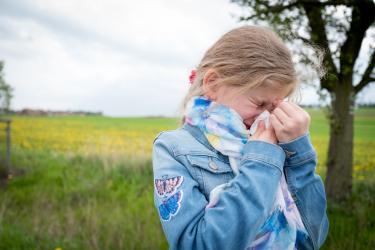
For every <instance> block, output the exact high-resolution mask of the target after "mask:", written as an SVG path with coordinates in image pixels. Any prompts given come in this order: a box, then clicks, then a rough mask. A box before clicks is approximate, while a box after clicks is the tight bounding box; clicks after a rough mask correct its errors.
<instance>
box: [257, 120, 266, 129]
mask: <svg viewBox="0 0 375 250" xmlns="http://www.w3.org/2000/svg"><path fill="white" fill-rule="evenodd" d="M264 128H265V126H264V121H263V120H260V121H259V123H258V129H260V130H263V129H264ZM258 129H257V131H258Z"/></svg>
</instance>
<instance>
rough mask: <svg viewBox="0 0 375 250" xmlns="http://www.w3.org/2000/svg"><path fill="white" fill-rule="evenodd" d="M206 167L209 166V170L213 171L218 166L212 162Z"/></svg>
mask: <svg viewBox="0 0 375 250" xmlns="http://www.w3.org/2000/svg"><path fill="white" fill-rule="evenodd" d="M208 165H209V166H210V168H211V169H213V170H218V168H219V167H218V166H217V165H216V164H215V162H213V161H210V162H209V163H208Z"/></svg>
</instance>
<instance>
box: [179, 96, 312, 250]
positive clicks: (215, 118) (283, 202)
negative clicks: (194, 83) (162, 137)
mask: <svg viewBox="0 0 375 250" xmlns="http://www.w3.org/2000/svg"><path fill="white" fill-rule="evenodd" d="M184 115H185V122H187V123H189V124H190V125H193V126H196V127H198V128H199V129H200V130H201V131H202V132H203V133H204V135H205V136H206V138H207V139H208V141H209V142H210V144H211V145H212V146H213V147H214V148H215V149H216V150H218V151H219V152H221V153H222V154H224V155H227V156H228V158H229V163H230V166H231V168H232V170H233V172H234V174H235V175H238V174H239V170H238V168H239V163H240V161H241V158H242V153H243V152H242V150H243V146H244V145H245V144H246V143H247V141H248V135H249V134H250V135H252V134H254V132H255V130H256V128H257V125H258V122H259V121H260V120H262V119H264V120H265V124H266V127H268V126H269V120H268V115H269V113H268V111H265V112H263V113H262V114H261V115H259V116H258V117H257V119H256V120H255V121H254V123H253V125H252V126H251V128H250V129H249V130H246V126H245V124H244V123H243V119H242V117H241V116H240V115H239V114H238V113H237V112H236V111H235V110H233V109H231V108H230V107H228V106H225V105H222V104H219V103H216V102H214V101H212V100H210V99H208V98H206V97H204V96H193V97H192V98H191V99H190V100H189V102H188V104H187V107H186V110H185V114H184ZM225 187H226V184H222V185H219V186H217V187H215V188H214V189H213V190H212V191H211V192H210V197H209V203H208V204H207V206H206V209H207V208H210V207H214V206H215V204H216V203H217V201H218V199H219V194H220V192H222V191H223V190H224V189H225ZM305 235H307V232H306V229H305V227H304V225H303V223H302V221H301V216H300V214H299V212H298V209H297V207H296V205H295V203H294V201H293V199H292V197H291V194H290V192H289V190H288V186H287V183H286V180H285V176H284V173H282V176H281V179H280V183H279V186H278V189H277V191H276V198H275V202H274V206H273V209H272V212H271V213H270V215H269V217H268V218H267V220H266V221H265V223H264V224H263V225H262V227H261V228H260V230H259V232H258V233H257V235H256V238H255V239H254V241H253V242H252V243H251V245H250V246H248V248H247V249H291V250H293V249H296V247H295V245H296V241H297V240H298V238H299V237H305Z"/></svg>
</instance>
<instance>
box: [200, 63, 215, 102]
mask: <svg viewBox="0 0 375 250" xmlns="http://www.w3.org/2000/svg"><path fill="white" fill-rule="evenodd" d="M218 78H219V75H218V74H217V72H216V71H215V70H214V69H208V70H207V71H206V73H205V74H204V76H203V90H204V93H205V96H206V97H208V98H210V99H213V100H214V99H216V93H215V92H216V88H215V87H216V86H213V83H215V81H216V80H217V79H218Z"/></svg>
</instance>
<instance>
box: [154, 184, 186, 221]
mask: <svg viewBox="0 0 375 250" xmlns="http://www.w3.org/2000/svg"><path fill="white" fill-rule="evenodd" d="M181 200H182V191H178V192H177V193H175V194H174V195H172V196H171V197H169V198H168V199H167V200H163V201H162V204H161V205H160V206H159V212H160V216H161V218H162V219H163V220H165V221H169V220H170V219H171V217H172V215H176V214H177V212H178V210H180V207H181V203H180V202H181Z"/></svg>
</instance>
